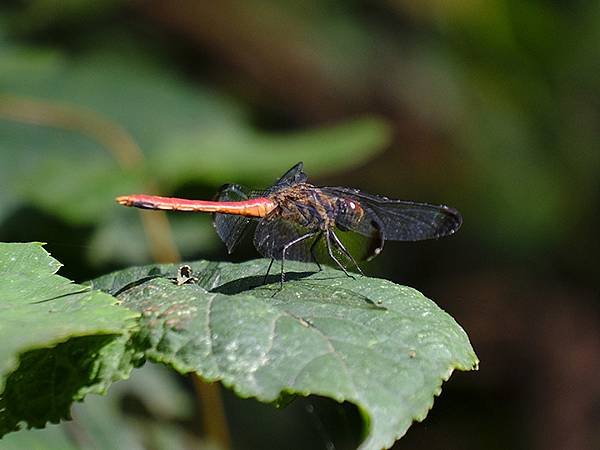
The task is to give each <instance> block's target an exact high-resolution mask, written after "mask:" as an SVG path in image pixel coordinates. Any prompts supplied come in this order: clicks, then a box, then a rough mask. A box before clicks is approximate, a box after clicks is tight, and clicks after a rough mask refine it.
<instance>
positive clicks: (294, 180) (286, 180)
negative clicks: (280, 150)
mask: <svg viewBox="0 0 600 450" xmlns="http://www.w3.org/2000/svg"><path fill="white" fill-rule="evenodd" d="M303 169H304V163H302V162H299V163H297V164H296V165H295V166H294V167H292V168H291V169H290V170H288V171H287V172H286V173H284V174H283V175H282V176H281V178H279V180H277V182H276V183H275V184H274V185H273V186H271V187H270V188H269V189H267V190H266V193H267V194H268V193H271V192H275V191H277V190H279V189H280V188H282V187H285V186H292V185H294V184H298V183H304V182H305V181H306V180H307V179H308V176H307V175H306V174H305V173H304V172H303V171H302V170H303Z"/></svg>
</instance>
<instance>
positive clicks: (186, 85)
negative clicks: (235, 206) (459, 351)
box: [0, 0, 600, 449]
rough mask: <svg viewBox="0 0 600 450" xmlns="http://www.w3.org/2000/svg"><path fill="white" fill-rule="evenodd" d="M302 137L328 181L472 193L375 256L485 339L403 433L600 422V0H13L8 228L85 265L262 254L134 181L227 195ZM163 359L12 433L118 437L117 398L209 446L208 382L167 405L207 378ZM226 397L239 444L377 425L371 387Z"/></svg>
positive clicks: (7, 65)
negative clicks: (364, 416) (364, 404)
mask: <svg viewBox="0 0 600 450" xmlns="http://www.w3.org/2000/svg"><path fill="white" fill-rule="evenodd" d="M297 161H304V163H305V169H306V171H307V173H308V174H309V175H310V176H311V181H313V182H314V183H315V184H328V185H348V186H353V187H359V188H362V189H364V190H366V191H368V192H373V193H381V194H385V195H387V196H390V197H397V198H403V199H411V200H419V201H428V202H431V203H446V204H449V205H452V206H454V207H456V208H457V209H459V210H460V211H461V212H462V213H463V216H464V226H463V228H462V229H461V231H460V232H459V233H458V234H457V235H456V236H453V237H452V238H448V239H445V240H440V241H435V242H423V243H410V244H403V243H391V242H390V243H388V244H387V245H386V249H385V251H384V252H383V253H382V255H381V256H379V257H378V258H377V259H375V260H374V261H373V262H371V263H368V264H366V265H365V271H366V272H367V274H369V275H372V276H379V277H385V278H388V279H391V280H393V281H395V282H398V283H401V284H407V285H409V286H413V287H415V288H417V289H419V290H421V291H422V292H424V293H425V294H426V295H428V296H429V297H431V298H433V299H434V300H435V301H436V302H438V304H440V306H442V307H443V308H444V309H446V310H447V311H448V312H449V313H450V314H451V315H453V316H454V317H455V318H456V319H457V321H458V322H459V323H460V324H461V325H462V326H463V327H464V328H465V329H466V331H467V332H468V334H469V336H470V337H471V340H472V343H473V346H474V347H475V350H476V351H477V353H478V356H479V358H480V360H481V366H480V371H479V372H477V373H466V374H455V375H454V377H453V378H452V380H451V381H450V382H449V383H448V384H447V385H445V386H444V392H443V395H442V396H441V397H440V398H439V399H437V400H436V405H435V407H434V409H433V410H432V412H431V413H430V415H429V417H428V418H427V419H426V420H425V422H424V423H422V424H416V425H414V426H413V427H412V428H411V430H409V432H408V434H407V435H406V436H405V438H404V439H402V440H401V441H399V442H398V443H396V445H395V447H394V448H397V449H405V448H406V449H408V448H410V449H433V448H443V449H506V448H511V449H587V448H590V449H592V448H599V447H600V433H599V432H598V427H597V424H598V423H599V421H600V392H599V389H598V387H597V385H598V383H597V374H598V373H600V316H599V312H600V310H599V303H598V301H599V298H598V280H599V279H600V264H599V263H598V255H599V254H600V244H599V242H600V241H599V239H598V229H599V227H600V177H599V174H600V3H599V2H583V1H572V2H558V1H550V0H547V1H542V0H521V1H516V0H486V1H481V0H469V1H467V0H462V1H460V0H445V1H444V0H424V1H420V2H417V1H410V0H375V1H360V0H347V1H340V0H321V1H317V0H304V1H300V0H279V1H276V0H247V1H234V0H224V1H219V2H209V1H196V0H177V1H170V2H166V1H159V0H145V1H141V0H140V1H124V0H97V1H95V2H88V1H84V0H29V1H25V0H22V1H17V0H9V1H4V2H2V6H0V240H2V241H34V240H35V241H44V242H47V243H48V245H47V249H48V250H49V251H50V252H51V253H52V254H53V256H54V257H56V258H58V259H59V260H61V261H62V262H63V263H64V264H65V267H64V269H63V270H62V271H61V273H62V274H63V275H65V276H67V277H70V278H72V279H75V280H77V281H83V280H86V279H89V278H92V277H94V276H96V275H99V274H102V273H105V272H107V271H109V270H113V269H117V268H122V267H125V266H127V265H131V264H142V263H147V262H150V261H151V260H152V258H155V259H156V258H157V259H161V258H162V259H168V255H165V254H164V253H161V249H162V248H163V246H167V247H168V242H169V241H170V240H171V239H172V240H173V241H174V242H175V243H176V245H177V247H178V249H179V252H180V253H181V254H182V256H183V257H184V258H186V259H200V258H207V259H219V260H225V259H227V260H244V259H249V258H252V257H255V256H256V253H255V251H254V250H253V249H252V246H251V243H249V242H248V243H247V244H246V245H245V246H243V248H241V249H240V251H239V252H238V253H236V254H234V255H232V256H228V255H227V254H226V252H225V249H224V246H223V245H222V244H221V243H220V242H219V241H218V238H217V237H216V234H215V233H214V232H213V230H212V225H211V220H210V217H199V216H196V215H184V214H181V215H175V214H172V215H170V216H169V218H168V220H169V223H170V226H168V227H167V226H165V223H163V222H160V221H159V222H158V223H155V224H154V225H152V224H149V223H148V216H145V217H146V219H143V220H140V217H141V216H140V214H138V213H137V212H135V211H133V210H130V209H126V208H119V207H117V206H116V205H115V204H114V202H113V198H114V196H116V195H120V194H126V193H133V192H142V191H144V192H147V193H160V194H172V195H179V196H187V197H191V198H210V197H211V196H212V195H213V194H214V192H215V191H216V189H217V188H218V186H219V185H221V184H223V183H226V182H237V183H243V184H248V185H250V186H254V187H264V186H267V185H269V184H271V183H272V182H273V181H274V180H275V179H276V178H277V177H278V176H279V175H280V174H281V173H283V172H284V171H285V170H286V169H288V168H289V167H291V166H292V165H293V164H294V163H296V162H297ZM149 214H155V213H149ZM151 220H154V219H151ZM161 224H162V225H161ZM157 371H158V369H157V368H152V367H150V368H147V369H142V370H141V371H140V372H142V373H145V375H143V374H142V375H139V379H138V380H137V381H136V382H135V383H133V384H128V383H127V382H126V383H120V384H122V385H123V387H120V388H118V389H117V388H116V387H115V388H114V389H113V390H111V394H110V395H109V397H108V398H106V399H104V400H105V401H104V403H102V402H100V400H102V399H99V400H98V401H96V400H97V399H94V400H90V402H88V401H87V400H86V402H85V403H84V404H83V405H78V406H77V410H76V412H75V413H74V414H75V419H76V420H75V421H74V422H72V423H70V424H69V425H67V426H61V427H53V428H51V429H50V430H48V431H42V432H35V433H17V434H13V435H11V436H7V438H5V439H4V440H3V442H2V443H0V447H1V446H2V445H8V446H10V445H16V447H11V448H24V447H23V445H30V446H33V445H34V444H31V442H42V443H43V444H40V445H42V446H41V447H38V448H67V445H72V446H74V447H73V448H114V445H115V443H114V442H113V443H112V444H111V443H110V442H104V441H102V440H101V438H100V437H99V436H103V435H104V436H105V433H106V432H107V431H106V430H110V429H113V428H114V421H115V417H120V419H119V423H120V424H122V425H121V428H122V429H123V433H125V435H117V434H115V436H113V437H115V439H117V437H118V439H117V440H116V441H115V442H120V443H123V442H128V444H127V446H126V447H123V448H152V449H162V448H165V449H166V448H199V446H200V445H204V444H203V439H202V436H203V434H202V430H201V429H200V427H199V425H198V424H199V423H200V421H201V418H199V417H198V416H199V415H200V412H199V410H198V406H197V405H196V406H194V404H193V403H194V402H193V399H191V400H190V401H191V403H190V405H187V406H185V407H184V406H182V404H183V403H185V402H184V401H180V402H177V405H176V407H173V406H172V407H171V409H169V407H168V406H165V405H167V404H168V399H175V398H177V395H179V394H177V395H176V394H175V392H177V393H181V394H183V395H184V396H185V394H186V393H188V396H187V397H189V392H191V390H190V386H189V383H188V381H187V380H185V379H172V378H173V376H172V375H169V374H165V373H163V372H160V373H159V372H157ZM157 373H158V375H157ZM169 377H171V378H169ZM160 380H163V381H160ZM164 380H170V381H164ZM144 383H146V384H144ZM153 383H155V384H153ZM161 383H162V384H161ZM169 383H170V384H169ZM146 385H147V387H148V388H147V389H140V386H146ZM127 386H130V388H128V387H127ZM134 386H136V387H137V390H136V389H135V388H134ZM154 386H165V387H164V389H165V392H171V391H169V389H171V390H172V392H173V394H172V395H169V396H167V399H165V398H162V397H161V398H158V397H159V395H158V394H157V392H160V390H161V389H160V388H156V387H154ZM155 397H156V398H155ZM187 397H185V398H187ZM225 401H226V407H227V414H228V417H229V419H230V425H231V428H232V430H233V432H232V440H233V445H234V448H236V449H255V448H256V449H258V448H290V449H296V448H297V449H301V448H327V449H333V448H339V449H341V448H352V447H353V446H355V445H356V443H357V442H358V441H359V439H360V429H359V424H360V422H359V418H358V415H357V412H356V411H355V410H354V409H353V408H352V407H350V406H348V405H337V404H335V403H333V402H328V401H325V400H323V399H316V398H308V399H300V400H297V401H296V402H294V403H293V404H292V405H291V406H289V407H288V408H286V409H284V410H282V411H276V410H273V409H272V408H270V407H268V406H264V405H258V404H257V403H255V402H253V401H251V400H240V399H237V398H235V397H234V396H233V395H231V394H230V393H227V392H226V393H225ZM98 405H101V406H98ZM82 436H83V438H82ZM18 439H30V440H31V441H18ZM19 442H20V443H19ZM24 442H27V443H28V444H24ZM19 446H20V447H19ZM7 448H8V447H7ZM30 448H33V447H30ZM206 448H210V447H209V446H206Z"/></svg>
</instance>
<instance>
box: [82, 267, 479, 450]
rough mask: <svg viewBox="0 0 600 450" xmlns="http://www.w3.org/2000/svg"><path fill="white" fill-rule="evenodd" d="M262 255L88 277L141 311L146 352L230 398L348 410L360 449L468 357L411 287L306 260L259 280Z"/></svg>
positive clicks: (403, 426)
mask: <svg viewBox="0 0 600 450" xmlns="http://www.w3.org/2000/svg"><path fill="white" fill-rule="evenodd" d="M268 262H269V261H268V260H255V261H250V262H247V263H242V264H237V265H236V264H230V263H213V262H206V261H200V262H196V263H193V264H191V267H192V268H193V271H194V273H195V274H196V276H197V277H198V278H199V280H198V281H197V283H196V284H183V285H180V286H177V285H176V284H174V283H173V282H172V281H171V280H169V279H168V278H169V277H173V276H175V274H176V272H177V266H176V265H154V266H146V267H134V268H130V269H127V270H124V271H120V272H115V273H113V274H110V275H106V276H104V277H101V278H99V279H97V280H94V281H93V282H92V286H93V287H94V288H97V289H102V290H107V291H111V292H115V293H118V298H119V300H120V301H121V302H122V305H124V306H127V307H128V308H131V309H133V310H136V311H138V312H140V313H141V314H142V319H141V334H140V336H139V340H140V341H141V342H145V344H146V346H147V350H146V356H147V357H148V358H149V359H151V360H154V361H157V362H163V363H166V364H168V365H171V366H172V367H174V368H175V369H176V370H178V371H180V372H182V373H187V372H197V373H198V374H199V375H200V376H202V377H203V378H205V379H207V380H210V381H214V380H220V381H221V382H222V383H223V384H225V385H226V386H228V387H230V388H232V389H233V390H234V391H235V392H236V393H237V394H238V395H240V396H242V397H255V398H256V399H258V400H260V401H263V402H277V401H278V400H279V399H281V398H283V397H285V396H286V395H289V394H297V395H309V394H317V395H322V396H326V397H330V398H333V399H335V400H337V401H339V402H342V401H349V402H352V403H354V404H356V405H357V407H358V408H359V409H360V410H361V412H362V414H363V416H364V417H365V422H366V424H367V435H366V438H365V440H364V442H363V444H362V448H363V449H379V448H383V447H386V448H387V447H390V446H391V445H392V444H393V442H394V441H395V440H396V439H398V438H400V437H401V436H402V435H403V434H404V433H405V432H406V430H407V429H408V427H409V426H410V424H411V423H412V421H413V420H423V419H424V418H425V416H426V414H427V412H428V410H429V409H430V408H431V407H432V405H433V398H434V396H435V395H438V394H439V393H440V389H441V384H442V382H443V381H444V380H447V379H448V378H449V377H450V375H451V373H452V371H453V370H454V369H460V370H471V369H474V368H476V366H477V363H478V361H477V357H476V355H475V353H474V352H473V349H472V347H471V345H470V343H469V340H468V338H467V335H466V334H465V332H464V331H463V330H462V329H461V328H460V326H459V325H458V324H457V323H456V322H455V321H454V320H453V319H452V318H451V317H450V316H449V315H448V314H446V313H445V312H444V311H442V310H441V309H440V308H439V307H437V306H436V305H435V303H433V302H432V301H431V300H428V299H427V298H425V297H424V296H423V295H422V294H420V293H419V292H417V291H415V290H414V289H411V288H408V287H404V286H398V285H396V284H394V283H392V282H390V281H386V280H381V279H374V278H367V277H359V278H357V279H350V278H347V277H346V276H345V275H344V274H343V273H341V272H339V271H337V270H333V269H329V268H327V269H325V270H323V271H322V272H317V273H314V272H313V270H314V269H315V268H314V266H313V265H310V264H302V263H294V262H289V263H286V273H287V277H288V281H286V283H285V284H284V287H283V290H282V291H278V286H279V285H278V280H279V277H278V276H277V275H271V276H270V277H269V278H268V280H267V281H268V282H271V284H267V285H262V280H263V276H264V274H265V272H266V270H267V265H268Z"/></svg>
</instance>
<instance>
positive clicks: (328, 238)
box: [325, 230, 354, 278]
mask: <svg viewBox="0 0 600 450" xmlns="http://www.w3.org/2000/svg"><path fill="white" fill-rule="evenodd" d="M325 242H327V252H328V253H329V256H330V257H331V259H333V260H334V261H335V263H336V264H337V265H338V267H339V268H340V269H342V270H343V271H344V273H345V274H346V275H347V276H349V277H350V278H354V277H353V276H352V275H350V274H349V273H348V271H347V270H346V268H345V267H344V265H343V264H342V263H341V262H340V261H339V260H338V259H337V258H336V257H335V255H334V254H333V249H332V248H331V237H330V236H329V230H327V231H326V232H325Z"/></svg>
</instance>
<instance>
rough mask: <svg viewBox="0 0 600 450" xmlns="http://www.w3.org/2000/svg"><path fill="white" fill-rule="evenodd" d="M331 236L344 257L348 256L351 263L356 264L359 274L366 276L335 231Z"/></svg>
mask: <svg viewBox="0 0 600 450" xmlns="http://www.w3.org/2000/svg"><path fill="white" fill-rule="evenodd" d="M331 235H332V236H333V242H334V244H335V245H336V246H337V248H339V249H340V250H341V252H342V253H343V254H344V255H346V257H347V258H348V259H349V260H350V261H352V264H354V266H355V267H356V268H357V269H358V273H360V274H361V275H363V276H364V273H363V271H362V270H361V268H360V266H359V265H358V264H357V262H356V260H355V259H354V257H353V256H352V254H350V252H349V251H348V249H347V248H346V247H344V244H342V241H340V238H338V237H337V235H336V234H335V232H334V231H331Z"/></svg>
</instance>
